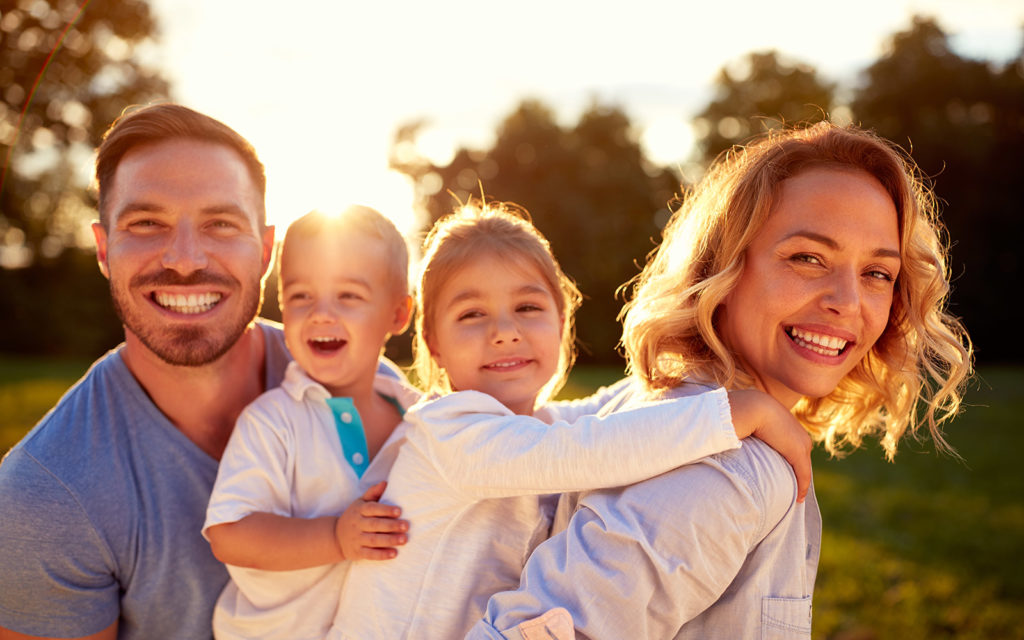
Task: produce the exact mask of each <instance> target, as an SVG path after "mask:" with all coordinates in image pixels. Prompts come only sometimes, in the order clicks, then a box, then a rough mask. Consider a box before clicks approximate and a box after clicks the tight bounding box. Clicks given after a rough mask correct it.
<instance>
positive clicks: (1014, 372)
mask: <svg viewBox="0 0 1024 640" xmlns="http://www.w3.org/2000/svg"><path fill="white" fill-rule="evenodd" d="M87 366H88V363H86V362H43V361H37V360H15V359H4V358H0V451H6V450H7V449H8V448H10V447H11V446H13V444H14V443H15V442H16V441H17V440H18V439H19V438H20V437H21V436H22V435H23V434H24V433H25V432H26V431H27V430H28V429H29V428H31V426H32V424H33V423H34V422H35V421H36V420H37V419H38V418H39V417H41V416H42V415H43V414H44V413H45V412H46V410H47V409H48V408H49V407H50V406H51V405H52V404H53V403H54V402H55V401H56V400H57V399H58V398H59V397H60V395H61V394H62V393H63V392H64V390H65V389H66V388H67V387H68V386H69V385H70V384H71V383H73V382H74V381H75V380H76V379H77V378H78V377H79V376H81V374H82V373H84V371H85V369H86V367H87ZM620 375H621V371H617V370H615V369H612V368H604V369H598V368H586V367H579V368H577V371H576V372H575V373H574V375H573V378H572V380H571V381H570V384H569V385H568V386H567V388H566V391H565V392H564V393H563V395H564V396H567V397H572V396H577V395H583V394H585V393H587V391H589V390H590V389H593V388H594V387H596V386H598V385H600V384H604V383H607V382H611V381H614V380H616V379H617V378H618V377H619V376H620ZM1021 389H1024V369H1022V368H987V369H985V368H983V369H982V370H981V371H980V375H979V379H978V381H977V382H976V384H975V385H974V387H973V388H972V390H971V392H970V393H969V394H968V397H967V402H968V404H969V405H970V406H969V407H968V408H967V411H966V412H965V414H964V415H963V416H962V417H961V418H960V419H958V420H957V421H956V422H955V423H954V424H953V425H951V426H950V427H949V428H948V429H947V430H946V433H947V436H948V440H949V441H950V443H951V444H953V446H954V447H956V449H957V451H958V452H959V453H960V455H961V456H962V457H963V461H960V460H956V459H955V458H952V457H949V456H942V455H936V453H935V451H934V448H933V447H932V445H931V443H930V442H929V441H924V442H921V443H913V442H908V443H906V444H905V445H904V446H902V447H901V449H900V452H899V454H898V455H897V456H896V462H895V463H893V464H890V463H887V462H885V460H884V459H883V456H882V453H881V450H880V449H879V448H878V447H877V446H869V447H866V448H864V449H863V450H861V451H858V452H856V453H854V454H851V455H850V456H848V457H846V458H843V459H840V460H834V459H829V457H828V456H827V455H825V454H824V453H822V452H820V451H819V452H817V453H816V460H815V490H816V491H817V495H818V502H819V503H820V505H821V511H822V517H823V519H824V521H825V534H824V539H823V541H822V555H821V565H820V569H819V572H818V582H817V588H816V590H815V598H814V601H815V607H814V608H815V613H814V638H815V640H889V639H898V640H919V639H920V640H924V639H929V640H932V639H937V638H956V639H958V640H968V639H978V640H981V639H985V640H989V639H1000V640H1003V639H1013V638H1020V639H1024V572H1022V571H1021V569H1022V567H1024V564H1022V556H1024V473H1022V472H1021V470H1020V468H1018V467H1017V464H1019V463H1018V461H1017V456H1018V455H1020V452H1021V451H1024V430H1022V429H1021V427H1022V426H1024V420H1022V418H1021V416H1024V393H1021ZM1015 469H1016V470H1015Z"/></svg>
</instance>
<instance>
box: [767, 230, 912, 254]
mask: <svg viewBox="0 0 1024 640" xmlns="http://www.w3.org/2000/svg"><path fill="white" fill-rule="evenodd" d="M790 238H807V239H808V240H811V241H814V242H819V243H821V244H823V245H825V246H826V247H828V248H829V249H834V250H836V251H838V250H839V249H840V246H839V243H838V242H836V241H835V240H834V239H832V238H830V237H828V236H826V235H822V234H820V233H816V232H814V231H807V230H804V229H801V230H799V231H794V232H793V233H791V234H789V235H787V236H786V237H784V238H783V240H789V239H790ZM871 255H872V256H875V257H877V258H896V259H897V260H900V259H902V257H901V256H900V252H899V251H898V250H896V249H885V248H879V249H875V250H874V251H873V252H872V253H871Z"/></svg>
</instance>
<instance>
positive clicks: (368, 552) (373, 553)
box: [357, 547, 398, 560]
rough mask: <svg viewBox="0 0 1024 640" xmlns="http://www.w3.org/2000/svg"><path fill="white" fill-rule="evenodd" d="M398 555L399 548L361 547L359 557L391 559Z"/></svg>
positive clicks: (362, 558) (365, 558)
mask: <svg viewBox="0 0 1024 640" xmlns="http://www.w3.org/2000/svg"><path fill="white" fill-rule="evenodd" d="M397 556H398V549H390V548H383V549H377V548H373V547H360V549H359V552H358V553H357V557H358V558H359V559H360V560H391V559H393V558H395V557H397Z"/></svg>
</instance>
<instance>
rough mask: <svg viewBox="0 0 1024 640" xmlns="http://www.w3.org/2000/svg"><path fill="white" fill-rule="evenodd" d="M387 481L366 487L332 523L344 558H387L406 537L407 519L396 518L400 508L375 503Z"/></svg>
mask: <svg viewBox="0 0 1024 640" xmlns="http://www.w3.org/2000/svg"><path fill="white" fill-rule="evenodd" d="M387 485H388V483H386V482H381V483H379V484H376V485H374V486H372V487H370V489H369V490H367V492H366V493H364V494H363V497H362V498H359V499H358V500H356V501H355V502H353V503H352V504H350V505H349V506H348V508H347V509H345V511H344V513H342V514H341V516H340V517H339V518H338V522H337V523H336V524H335V525H334V535H335V538H337V541H338V547H339V548H341V553H342V555H344V557H345V560H357V559H361V560H390V559H391V558H394V557H395V556H397V555H398V550H397V549H395V547H398V546H401V545H403V544H405V543H406V541H407V540H408V535H406V533H405V532H406V531H408V530H409V522H408V521H407V520H399V519H398V516H400V515H402V510H401V509H399V508H398V507H395V506H392V505H388V504H381V503H379V502H377V501H378V500H380V497H381V496H382V495H384V489H385V488H386V487H387Z"/></svg>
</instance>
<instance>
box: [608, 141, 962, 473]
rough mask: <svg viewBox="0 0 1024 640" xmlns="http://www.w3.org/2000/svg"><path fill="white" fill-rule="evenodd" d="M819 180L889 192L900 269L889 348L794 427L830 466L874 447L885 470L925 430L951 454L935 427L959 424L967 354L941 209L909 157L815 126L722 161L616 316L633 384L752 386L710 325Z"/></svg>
mask: <svg viewBox="0 0 1024 640" xmlns="http://www.w3.org/2000/svg"><path fill="white" fill-rule="evenodd" d="M822 167H824V168H830V167H834V168H839V169H844V168H845V169H856V170H860V171H864V172H866V173H868V174H869V175H871V176H872V177H874V178H875V179H877V180H878V181H879V182H880V183H881V184H882V186H883V187H884V188H885V190H886V191H887V192H888V194H889V196H890V197H891V198H892V201H893V203H894V204H895V206H896V212H897V216H898V223H899V231H900V258H901V261H902V263H901V267H900V273H899V275H898V277H897V280H896V284H895V291H894V296H893V303H892V308H891V310H890V313H889V320H888V324H887V325H886V328H885V330H884V332H883V333H882V336H881V337H880V338H879V339H878V341H877V342H876V343H875V345H874V346H873V347H872V348H871V350H870V351H869V352H868V353H867V355H865V357H864V358H863V360H862V361H861V362H860V363H858V364H857V365H856V366H855V367H854V368H853V370H852V371H850V373H849V374H847V375H846V377H845V378H843V379H842V380H841V381H840V382H839V385H838V386H837V387H836V389H835V390H834V391H833V392H832V393H830V394H829V395H827V396H825V397H823V398H805V399H803V400H801V401H800V402H799V403H798V404H797V405H796V407H795V408H794V413H795V414H796V415H797V417H798V418H799V419H800V420H801V422H802V423H803V424H804V425H805V426H806V427H807V429H808V430H809V431H810V432H811V433H812V435H814V436H815V437H816V438H817V439H819V440H823V441H824V443H825V446H826V448H827V449H828V451H829V452H831V453H833V454H836V453H838V452H841V451H842V450H843V449H844V448H845V446H850V447H853V448H856V447H857V446H859V445H860V444H861V442H862V440H863V438H864V437H865V436H867V435H870V434H878V435H880V436H881V444H882V446H883V448H884V449H885V452H886V455H887V457H889V458H890V459H891V458H892V456H893V455H895V452H896V445H897V443H898V441H899V439H900V438H901V437H902V436H903V435H904V433H905V432H906V431H907V430H908V429H909V430H910V432H911V433H915V432H916V430H917V428H918V427H919V426H920V424H921V423H922V422H923V423H924V424H926V425H927V426H928V430H929V431H930V432H931V435H932V437H933V439H934V440H935V442H936V445H937V446H938V447H939V448H941V449H949V447H948V445H947V444H946V442H945V440H943V438H942V434H941V432H940V430H939V426H940V425H941V424H942V423H943V422H944V421H946V420H948V419H950V418H951V417H953V416H954V415H956V413H957V412H958V411H959V408H960V400H961V395H962V391H963V386H964V383H965V380H966V379H967V377H968V375H969V374H970V371H971V360H972V347H971V343H970V339H969V338H968V336H967V333H966V331H965V330H964V327H963V325H962V324H961V323H960V321H959V320H958V319H957V318H955V317H953V316H952V315H950V314H949V313H948V312H947V311H946V304H947V297H948V295H949V288H950V286H949V272H948V269H947V266H946V247H945V244H944V242H943V240H942V237H941V235H940V234H941V225H940V223H939V219H938V213H937V206H936V202H935V197H934V196H933V194H932V192H931V191H930V189H928V187H927V186H926V185H925V184H924V183H923V181H922V180H921V178H920V177H919V171H918V169H917V167H916V165H915V164H914V162H913V160H911V159H910V157H909V156H907V155H906V154H905V153H903V152H902V151H901V150H900V149H899V148H898V147H896V146H895V145H892V144H891V143H889V142H887V141H885V140H883V139H881V138H879V137H877V136H875V135H874V134H872V133H870V132H867V131H864V130H861V129H858V128H855V127H846V128H843V127H839V126H836V125H834V124H832V123H829V122H821V123H819V124H816V125H814V126H810V127H807V128H804V129H793V130H789V131H784V132H772V133H769V134H767V135H765V136H764V137H762V138H761V139H759V140H758V141H756V142H754V143H752V144H750V145H749V146H747V147H746V148H744V149H735V150H732V151H730V152H728V153H727V154H725V155H723V156H722V157H721V158H720V159H719V161H718V162H717V163H716V164H715V165H714V166H713V167H712V168H711V169H710V170H709V171H708V173H707V175H706V176H705V177H704V179H703V180H701V182H700V184H698V185H697V186H696V187H695V188H694V190H693V192H692V193H689V194H688V195H687V196H686V198H685V199H684V201H683V203H682V206H681V208H680V209H679V210H678V211H677V212H676V213H675V215H674V216H673V217H672V219H671V220H670V221H669V224H668V225H667V226H666V228H665V231H664V240H663V242H662V244H661V246H660V247H659V248H658V249H657V250H656V252H655V253H653V254H652V256H651V258H650V260H649V261H648V263H647V265H646V267H645V268H644V270H643V272H642V273H641V274H640V275H639V276H637V278H636V279H635V280H634V281H633V283H632V296H631V300H630V301H629V302H628V303H627V304H626V305H625V306H624V307H623V310H622V314H621V316H620V317H622V318H623V338H622V344H623V346H624V348H625V351H626V356H627V361H628V364H629V368H630V371H631V373H632V374H633V375H635V376H636V377H638V378H639V379H640V380H641V381H642V382H643V383H644V384H645V385H646V386H647V388H649V389H664V388H668V387H673V386H676V385H679V384H680V383H682V382H683V381H684V380H687V379H690V380H703V381H709V382H715V383H718V384H721V385H723V386H726V387H733V386H749V385H751V384H752V383H753V379H752V377H751V376H750V373H749V372H746V371H743V370H741V369H739V368H738V365H737V362H736V357H735V355H734V354H733V353H731V352H730V351H729V349H728V348H727V347H726V346H725V344H724V343H723V342H722V340H721V337H720V336H719V334H718V327H717V325H716V316H715V312H716V310H717V309H718V307H719V305H721V304H722V302H723V300H724V299H725V298H726V296H728V294H729V293H730V292H731V291H732V290H733V288H735V286H736V284H737V282H738V281H739V279H740V277H741V275H742V273H743V265H744V260H745V252H746V249H747V247H749V246H750V243H751V241H752V240H753V238H754V237H755V236H756V235H757V234H758V233H759V232H760V230H761V228H762V227H763V225H764V223H765V221H766V220H767V218H768V216H769V215H771V213H772V211H773V210H774V208H775V206H776V204H777V203H778V200H779V193H780V190H781V186H782V183H783V181H785V180H786V179H788V178H791V177H793V176H795V175H797V174H799V173H801V172H803V171H807V170H809V169H812V168H822ZM919 403H920V404H921V405H922V406H923V408H924V409H925V410H924V412H923V413H921V414H918V413H917V406H918V404H919Z"/></svg>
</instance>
